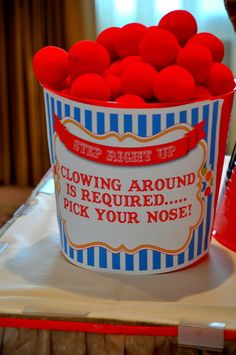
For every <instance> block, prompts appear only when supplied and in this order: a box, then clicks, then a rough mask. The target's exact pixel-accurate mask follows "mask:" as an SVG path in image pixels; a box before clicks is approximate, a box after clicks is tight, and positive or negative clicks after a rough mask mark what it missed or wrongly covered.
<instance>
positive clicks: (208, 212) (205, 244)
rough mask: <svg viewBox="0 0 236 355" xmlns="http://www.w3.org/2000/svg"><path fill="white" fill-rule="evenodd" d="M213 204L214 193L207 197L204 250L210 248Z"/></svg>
mask: <svg viewBox="0 0 236 355" xmlns="http://www.w3.org/2000/svg"><path fill="white" fill-rule="evenodd" d="M211 205H212V195H208V197H207V211H206V233H205V241H204V250H206V249H207V248H208V242H209V232H210V222H211Z"/></svg>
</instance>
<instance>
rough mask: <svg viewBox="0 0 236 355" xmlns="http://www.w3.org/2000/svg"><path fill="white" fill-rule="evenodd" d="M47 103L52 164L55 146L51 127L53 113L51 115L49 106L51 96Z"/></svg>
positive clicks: (47, 98) (47, 96)
mask: <svg viewBox="0 0 236 355" xmlns="http://www.w3.org/2000/svg"><path fill="white" fill-rule="evenodd" d="M46 102H47V113H48V128H49V149H50V159H51V162H52V160H53V144H52V137H53V133H52V132H53V131H52V125H51V113H50V104H49V95H48V94H46Z"/></svg>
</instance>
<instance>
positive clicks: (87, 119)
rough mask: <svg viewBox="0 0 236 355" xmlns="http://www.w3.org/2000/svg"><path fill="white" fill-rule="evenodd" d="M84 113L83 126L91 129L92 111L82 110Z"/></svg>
mask: <svg viewBox="0 0 236 355" xmlns="http://www.w3.org/2000/svg"><path fill="white" fill-rule="evenodd" d="M84 115H85V128H87V129H88V130H89V131H92V111H90V110H84Z"/></svg>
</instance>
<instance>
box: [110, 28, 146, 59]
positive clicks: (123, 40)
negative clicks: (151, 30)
mask: <svg viewBox="0 0 236 355" xmlns="http://www.w3.org/2000/svg"><path fill="white" fill-rule="evenodd" d="M146 30H147V27H146V26H144V25H142V24H141V23H129V24H128V25H125V26H123V27H121V29H120V31H119V33H118V34H117V37H116V40H115V46H116V51H117V53H118V54H119V56H120V57H121V58H125V57H128V56H129V55H138V54H139V43H140V41H141V39H142V37H143V35H144V34H145V32H146Z"/></svg>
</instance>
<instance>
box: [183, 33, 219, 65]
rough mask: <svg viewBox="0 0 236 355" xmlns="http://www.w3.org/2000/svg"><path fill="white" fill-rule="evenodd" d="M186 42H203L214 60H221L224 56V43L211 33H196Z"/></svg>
mask: <svg viewBox="0 0 236 355" xmlns="http://www.w3.org/2000/svg"><path fill="white" fill-rule="evenodd" d="M188 43H191V44H192V43H201V44H204V46H206V47H208V48H209V50H210V51H211V54H212V57H213V61H214V62H221V61H222V59H223V58H224V43H223V42H222V41H221V40H220V39H219V38H218V37H216V36H215V35H213V34H212V33H208V32H202V33H197V34H196V35H195V36H193V37H192V38H191V39H190V40H189V42H188Z"/></svg>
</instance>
